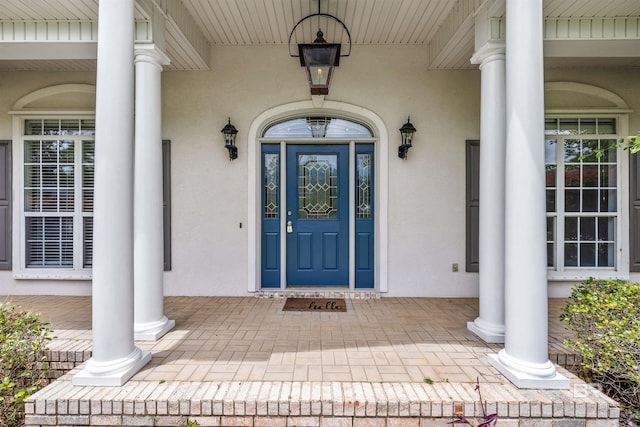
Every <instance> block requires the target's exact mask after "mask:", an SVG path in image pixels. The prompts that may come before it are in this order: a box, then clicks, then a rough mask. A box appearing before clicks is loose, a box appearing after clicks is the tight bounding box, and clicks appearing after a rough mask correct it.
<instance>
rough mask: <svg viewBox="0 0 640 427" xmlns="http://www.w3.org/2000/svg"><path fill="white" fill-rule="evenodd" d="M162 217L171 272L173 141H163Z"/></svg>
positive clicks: (167, 268) (166, 255) (166, 254)
mask: <svg viewBox="0 0 640 427" xmlns="http://www.w3.org/2000/svg"><path fill="white" fill-rule="evenodd" d="M162 216H163V229H164V241H163V243H164V271H171V141H169V140H166V139H165V140H163V141H162Z"/></svg>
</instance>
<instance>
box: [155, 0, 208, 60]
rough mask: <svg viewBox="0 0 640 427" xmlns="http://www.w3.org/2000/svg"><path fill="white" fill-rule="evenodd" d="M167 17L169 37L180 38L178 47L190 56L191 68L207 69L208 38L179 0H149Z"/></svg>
mask: <svg viewBox="0 0 640 427" xmlns="http://www.w3.org/2000/svg"><path fill="white" fill-rule="evenodd" d="M151 1H153V3H154V4H155V6H156V7H157V8H158V10H160V11H161V13H162V14H163V15H164V17H165V18H166V19H167V26H166V29H167V31H168V32H171V38H173V39H176V40H180V41H181V42H182V43H184V44H182V45H181V46H180V47H181V48H182V50H184V51H185V54H186V56H188V57H189V58H191V60H192V64H191V69H194V70H207V69H209V49H210V45H209V40H207V38H206V37H205V35H204V34H203V33H202V31H200V27H198V24H197V23H196V21H195V20H194V19H193V17H192V16H191V14H190V13H189V11H188V10H187V8H186V7H184V5H183V4H182V2H181V1H180V0H151Z"/></svg>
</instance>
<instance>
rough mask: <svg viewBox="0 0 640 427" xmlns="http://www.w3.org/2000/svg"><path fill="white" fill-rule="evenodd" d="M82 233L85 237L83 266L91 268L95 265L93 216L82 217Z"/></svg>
mask: <svg viewBox="0 0 640 427" xmlns="http://www.w3.org/2000/svg"><path fill="white" fill-rule="evenodd" d="M82 235H83V237H84V253H83V266H84V268H91V267H92V266H93V218H92V217H84V218H82Z"/></svg>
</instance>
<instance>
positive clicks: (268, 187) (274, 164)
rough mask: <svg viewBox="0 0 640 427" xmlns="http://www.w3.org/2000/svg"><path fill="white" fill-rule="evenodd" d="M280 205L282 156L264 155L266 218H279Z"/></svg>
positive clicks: (274, 154)
mask: <svg viewBox="0 0 640 427" xmlns="http://www.w3.org/2000/svg"><path fill="white" fill-rule="evenodd" d="M279 205H280V154H279V153H264V217H265V218H278V214H279Z"/></svg>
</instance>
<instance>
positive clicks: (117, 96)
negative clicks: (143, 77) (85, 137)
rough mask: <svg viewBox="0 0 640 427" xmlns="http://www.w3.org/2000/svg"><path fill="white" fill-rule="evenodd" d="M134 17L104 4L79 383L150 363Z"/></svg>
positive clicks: (103, 382) (118, 3)
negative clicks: (143, 314)
mask: <svg viewBox="0 0 640 427" xmlns="http://www.w3.org/2000/svg"><path fill="white" fill-rule="evenodd" d="M133 11H134V0H111V1H101V2H100V3H99V5H98V19H99V28H98V40H99V42H98V60H97V75H96V148H95V155H96V156H95V157H96V159H95V186H94V191H95V196H94V216H93V221H94V227H93V230H94V231H93V288H92V292H93V295H92V309H93V357H92V358H91V359H89V361H88V362H87V364H86V365H85V368H84V369H83V370H82V371H81V372H79V373H78V374H76V375H75V376H74V377H73V379H72V382H73V384H75V385H92V386H120V385H122V384H124V383H125V382H126V381H127V380H129V378H131V377H132V376H133V375H134V374H135V373H136V372H138V371H139V370H140V369H141V368H142V367H143V366H144V365H146V364H147V363H148V362H149V360H151V354H150V353H148V352H142V351H140V349H138V348H137V347H136V346H135V345H134V342H133V37H134V36H133V25H134V21H133V19H134V15H133ZM114 28H117V31H114Z"/></svg>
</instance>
